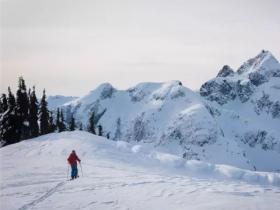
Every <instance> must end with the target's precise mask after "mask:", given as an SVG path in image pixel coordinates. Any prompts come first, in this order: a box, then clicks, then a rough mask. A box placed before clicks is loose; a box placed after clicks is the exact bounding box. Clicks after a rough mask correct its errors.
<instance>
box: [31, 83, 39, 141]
mask: <svg viewBox="0 0 280 210" xmlns="http://www.w3.org/2000/svg"><path fill="white" fill-rule="evenodd" d="M29 101H30V105H29V125H30V137H32V138H33V137H36V136H38V135H39V125H38V110H39V105H38V100H37V97H36V93H35V87H34V86H33V89H32V92H31V93H30V96H29Z"/></svg>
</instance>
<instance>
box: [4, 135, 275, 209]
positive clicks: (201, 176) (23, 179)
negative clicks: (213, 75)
mask: <svg viewBox="0 0 280 210" xmlns="http://www.w3.org/2000/svg"><path fill="white" fill-rule="evenodd" d="M72 149H75V150H76V151H77V153H78V155H79V156H80V158H81V159H82V167H83V168H82V169H83V175H82V174H81V173H80V176H81V177H80V178H79V179H78V180H75V181H67V165H66V159H67V156H68V155H69V153H70V152H71V150H72ZM0 157H1V181H0V182H1V195H0V202H1V206H0V207H1V209H5V210H12V209H13V210H14V209H19V210H25V209H40V210H44V209H46V210H47V209H48V210H49V209H60V210H63V209H65V210H66V209H67V210H69V209H161V210H164V209H188V210H192V209H197V210H198V209H215V210H219V209H228V210H230V209H270V210H276V209H279V205H280V199H279V193H280V175H279V174H278V173H271V172H253V171H247V170H243V169H238V168H235V167H231V166H226V165H215V164H210V163H206V162H201V161H194V160H190V161H187V160H185V159H183V158H181V157H180V156H176V155H172V154H169V153H165V152H163V151H161V150H158V148H154V146H153V144H152V143H149V144H147V143H142V142H130V143H128V142H123V141H109V140H107V139H105V138H102V137H97V136H94V135H92V134H89V133H87V132H81V131H80V132H79V131H76V132H64V133H60V134H49V135H45V136H41V137H38V138H35V139H30V140H26V141H23V142H20V143H17V144H14V145H10V146H7V147H4V148H1V149H0Z"/></svg>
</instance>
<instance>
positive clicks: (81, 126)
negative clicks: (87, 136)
mask: <svg viewBox="0 0 280 210" xmlns="http://www.w3.org/2000/svg"><path fill="white" fill-rule="evenodd" d="M79 130H80V131H82V130H83V123H80V127H79Z"/></svg>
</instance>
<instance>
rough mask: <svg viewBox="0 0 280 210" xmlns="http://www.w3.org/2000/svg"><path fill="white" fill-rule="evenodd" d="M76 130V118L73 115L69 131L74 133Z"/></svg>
mask: <svg viewBox="0 0 280 210" xmlns="http://www.w3.org/2000/svg"><path fill="white" fill-rule="evenodd" d="M75 129H76V123H75V118H74V116H73V115H72V116H71V121H70V126H69V130H70V131H74V130H75Z"/></svg>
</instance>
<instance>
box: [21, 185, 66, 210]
mask: <svg viewBox="0 0 280 210" xmlns="http://www.w3.org/2000/svg"><path fill="white" fill-rule="evenodd" d="M64 184H65V182H60V183H58V184H57V185H56V186H55V187H54V188H52V189H50V190H49V191H47V192H46V193H45V194H44V195H43V196H41V197H40V198H38V199H36V200H34V201H32V202H30V203H28V204H25V205H24V206H22V207H21V208H19V209H18V210H26V209H29V208H31V207H34V206H36V205H37V204H38V203H40V202H42V201H44V200H46V199H47V198H48V197H50V196H51V195H53V194H54V193H55V192H56V191H57V190H58V189H59V188H60V187H62V186H63V185H64Z"/></svg>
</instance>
